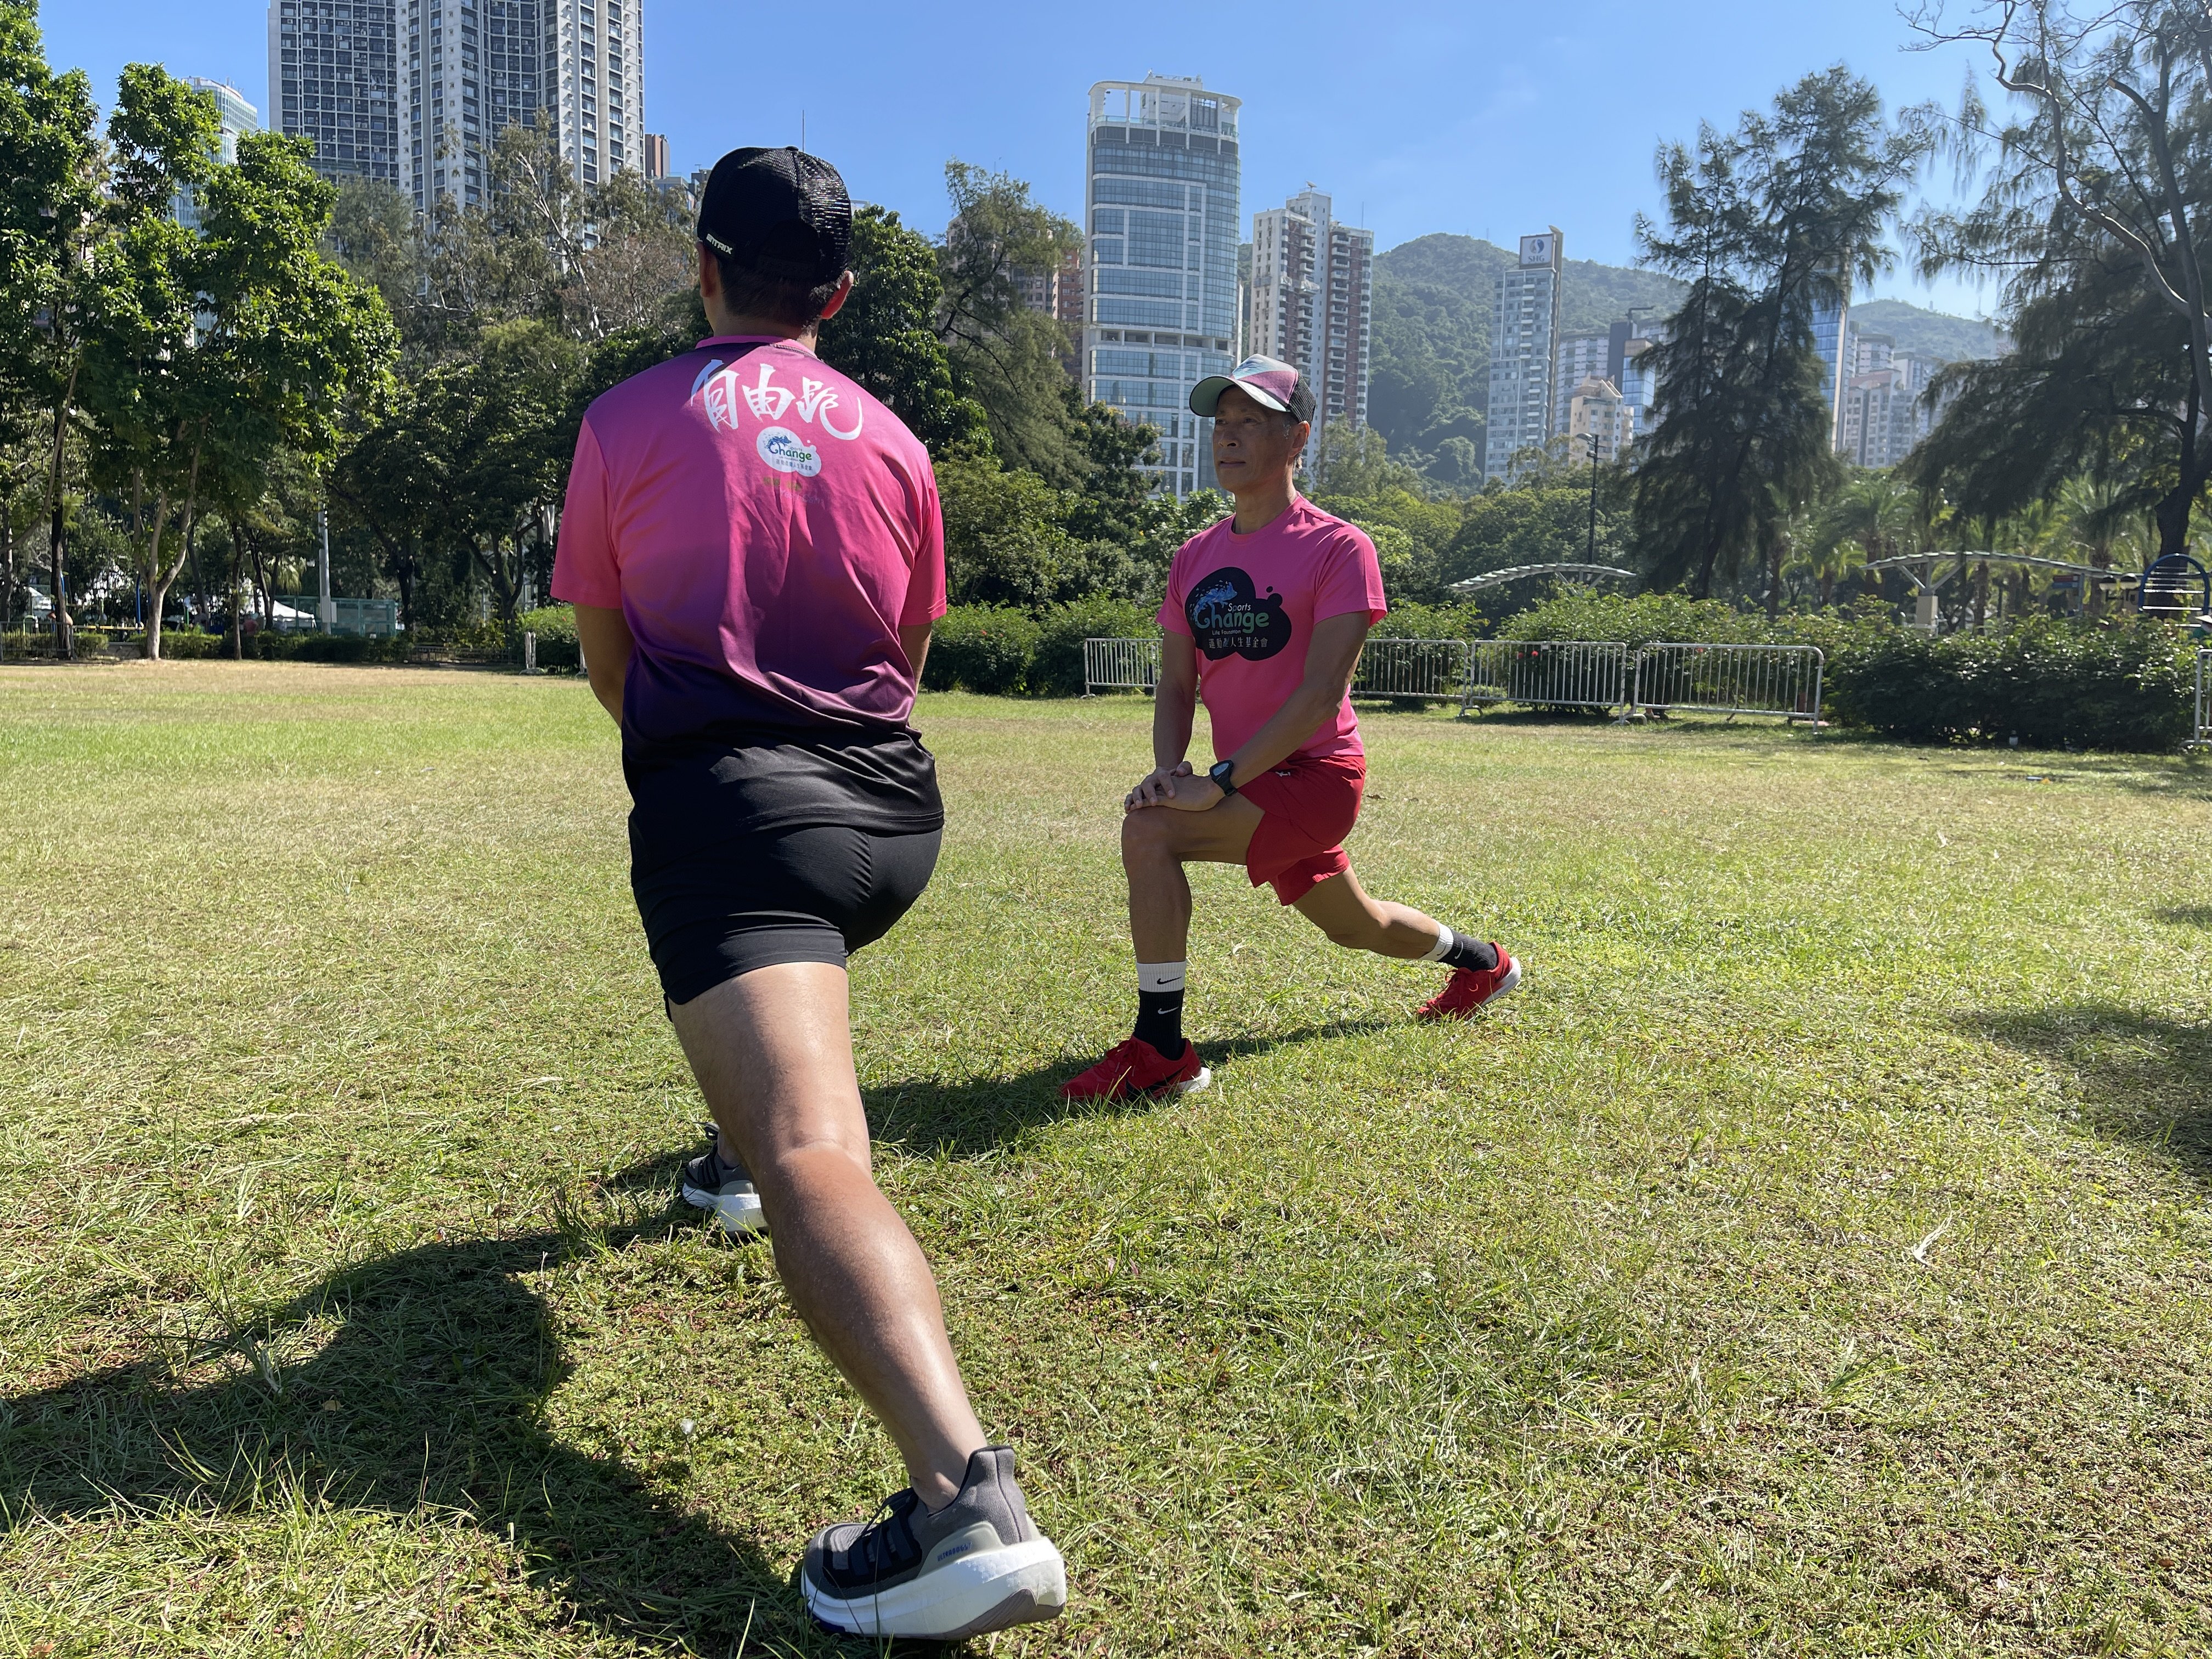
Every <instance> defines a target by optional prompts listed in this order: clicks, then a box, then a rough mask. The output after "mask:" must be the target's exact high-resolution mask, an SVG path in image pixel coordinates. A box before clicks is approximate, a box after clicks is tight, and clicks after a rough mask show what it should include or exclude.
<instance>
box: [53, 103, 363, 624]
mask: <svg viewBox="0 0 2212 1659" xmlns="http://www.w3.org/2000/svg"><path fill="white" fill-rule="evenodd" d="M216 131H217V128H216V113H215V106H214V100H212V99H211V98H210V97H208V96H207V95H206V94H204V93H197V92H194V91H193V90H192V89H191V88H189V87H186V86H185V84H184V83H183V82H179V81H174V80H172V79H171V78H170V77H169V76H167V75H166V74H164V73H163V72H162V71H161V70H159V69H157V68H153V67H149V66H148V65H144V64H134V65H132V66H131V67H130V68H128V69H126V70H125V71H124V76H123V82H122V85H121V88H120V89H119V91H118V98H117V106H116V112H115V115H114V117H113V118H112V120H111V122H110V125H109V135H110V142H111V144H112V148H113V151H114V155H115V157H116V160H115V164H114V169H113V179H112V185H111V190H110V205H109V208H108V210H107V216H108V220H109V234H106V236H104V237H103V238H102V239H101V240H100V242H99V243H97V244H96V245H95V246H94V249H93V251H92V257H91V258H90V259H89V260H88V265H89V266H90V269H91V279H90V280H91V282H92V283H93V284H94V287H95V289H96V295H95V297H94V307H93V310H94V314H93V316H92V317H91V318H90V319H89V320H88V326H87V331H86V341H85V347H84V358H85V373H84V377H83V378H84V382H85V393H84V397H85V403H86V407H87V411H88V415H90V416H91V417H92V422H93V428H92V448H93V453H94V460H95V467H96V471H97V472H98V473H99V475H100V477H103V478H104V479H105V480H106V483H108V484H109V485H110V487H112V488H113V489H116V490H117V491H118V493H119V494H121V495H124V496H125V499H127V500H128V501H129V502H130V504H131V531H132V536H133V562H134V563H135V565H136V566H137V575H138V577H139V579H140V580H143V582H144V584H145V586H146V588H147V592H148V618H147V622H148V626H147V629H146V645H145V652H146V655H147V656H148V657H149V659H158V658H159V657H160V655H161V623H162V608H163V605H164V603H165V601H166V599H167V592H168V589H169V587H170V586H171V585H172V584H173V582H174V581H175V580H176V579H177V577H178V575H179V573H180V572H181V571H182V569H183V568H184V566H185V558H186V556H187V554H188V552H189V550H190V548H191V524H192V520H193V517H194V515H195V514H196V513H197V511H198V509H199V507H200V505H201V503H202V502H203V501H204V500H206V499H208V498H209V497H210V496H216V497H219V498H221V499H222V500H225V501H248V500H252V499H254V498H255V497H256V496H258V493H259V488H258V485H257V483H256V481H257V480H262V479H265V477H266V476H267V471H268V468H269V466H270V464H271V461H272V459H273V458H274V457H276V455H277V454H278V453H280V452H283V451H285V450H289V451H291V452H293V453H295V454H297V455H299V456H300V457H301V459H303V460H304V461H306V462H307V464H308V465H311V466H315V467H321V466H324V465H327V464H328V462H329V460H330V459H331V456H332V454H333V453H334V451H335V449H336V447H337V438H338V434H339V429H340V418H341V412H342V410H343V406H344V404H345V401H346V399H347V398H348V396H349V395H350V394H357V393H358V392H361V391H362V390H365V389H367V388H368V387H370V386H374V384H375V383H376V382H377V381H378V380H380V378H381V376H382V375H383V374H385V372H386V363H387V362H388V360H389V358H390V356H391V354H392V349H393V348H394V344H395V342H394V340H393V337H392V325H391V321H390V319H389V318H388V317H387V316H386V313H385V310H384V306H383V302H382V301H380V300H379V299H378V298H377V296H376V295H375V293H374V291H373V290H372V289H368V288H367V287H365V286H364V285H362V283H358V282H356V280H355V279H354V278H353V277H351V276H349V275H348V274H347V273H346V272H345V271H344V270H343V269H342V268H341V267H339V266H338V265H337V264H334V263H332V262H331V260H329V259H327V258H325V257H324V256H323V254H322V253H321V252H320V251H319V244H320V241H321V239H322V236H323V234H324V231H325V228H327V226H328V224H329V222H330V216H331V203H332V199H333V197H334V194H335V192H334V191H332V189H331V186H330V185H327V184H325V182H324V181H323V180H322V179H319V178H318V177H317V176H316V175H315V173H314V171H313V167H312V166H311V165H310V161H311V157H312V154H313V150H312V147H311V145H310V144H309V143H308V142H307V140H305V139H299V138H288V137H283V136H281V135H278V134H274V133H248V134H246V135H244V136H243V137H241V138H240V141H239V147H238V161H237V164H236V165H235V166H233V167H218V166H216V164H215V161H214V153H215V143H216ZM187 185H189V186H191V187H192V188H193V189H194V190H195V191H196V192H197V196H198V199H199V203H200V228H199V229H198V231H197V232H196V233H195V232H192V231H188V230H186V229H185V228H183V227H182V226H180V225H179V224H177V223H176V222H175V221H174V220H173V219H172V218H171V217H169V216H168V213H167V205H168V203H169V200H170V199H171V197H173V195H174V193H175V192H176V191H177V190H178V189H179V187H182V186H187ZM172 519H174V521H175V523H176V525H177V526H178V531H179V533H178V535H177V537H176V542H178V543H181V544H183V547H184V550H183V551H173V552H165V550H164V547H163V542H164V538H165V533H166V532H167V529H168V527H169V525H170V522H171V520H172Z"/></svg>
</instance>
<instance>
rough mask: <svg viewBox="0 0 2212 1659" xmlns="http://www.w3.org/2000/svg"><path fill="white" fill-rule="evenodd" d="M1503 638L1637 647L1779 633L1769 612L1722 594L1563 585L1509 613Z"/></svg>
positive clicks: (1741, 640)
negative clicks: (1710, 595) (1765, 613)
mask: <svg viewBox="0 0 2212 1659" xmlns="http://www.w3.org/2000/svg"><path fill="white" fill-rule="evenodd" d="M1498 638H1499V639H1501V640H1619V641H1622V642H1623V643H1624V644H1626V646H1627V647H1629V649H1630V650H1632V651H1633V650H1635V649H1637V648H1638V647H1642V646H1646V645H1650V644H1652V643H1654V642H1655V641H1705V643H1707V644H1714V645H1718V644H1765V643H1767V642H1769V641H1771V640H1773V639H1775V638H1776V635H1775V631H1774V630H1773V629H1771V628H1770V627H1769V626H1768V624H1767V621H1766V618H1765V617H1764V616H1762V615H1760V614H1759V613H1758V612H1756V611H1739V610H1737V609H1736V608H1735V606H1734V605H1729V604H1728V603H1727V602H1725V601H1724V600H1721V599H1692V598H1690V597H1689V596H1688V595H1687V594H1686V593H1620V592H1607V591H1605V590H1602V589H1600V588H1595V587H1562V588H1559V590H1557V591H1556V592H1553V594H1552V596H1551V597H1550V598H1549V599H1540V600H1538V601H1537V602H1536V603H1535V604H1534V605H1530V606H1529V607H1528V609H1527V610H1526V611H1521V612H1519V613H1518V614H1517V615H1515V616H1511V617H1507V618H1506V619H1505V621H1504V623H1502V624H1501V625H1500V626H1499V628H1498Z"/></svg>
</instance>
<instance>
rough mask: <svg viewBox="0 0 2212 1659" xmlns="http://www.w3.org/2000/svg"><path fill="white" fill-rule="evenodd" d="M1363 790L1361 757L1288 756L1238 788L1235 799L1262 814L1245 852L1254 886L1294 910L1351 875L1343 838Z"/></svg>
mask: <svg viewBox="0 0 2212 1659" xmlns="http://www.w3.org/2000/svg"><path fill="white" fill-rule="evenodd" d="M1366 787H1367V761H1366V757H1364V756H1361V755H1328V756H1317V755H1292V756H1291V757H1290V758H1289V759H1288V760H1286V761H1284V762H1282V763H1280V764H1279V765H1277V766H1275V767H1273V768H1272V769H1269V770H1267V771H1266V772H1262V773H1261V775H1259V776H1258V777H1256V778H1255V779H1253V780H1252V781H1251V782H1249V783H1247V784H1244V785H1243V786H1241V787H1239V788H1238V789H1237V793H1238V794H1240V795H1242V796H1243V797H1244V798H1245V799H1247V800H1249V801H1250V802H1251V803H1252V805H1255V806H1256V807H1258V808H1259V809H1260V811H1261V812H1263V813H1265V814H1266V816H1265V817H1262V818H1261V820H1260V827H1259V828H1258V829H1255V830H1254V831H1253V832H1252V844H1251V845H1250V846H1249V847H1248V848H1245V849H1244V871H1245V873H1246V874H1247V875H1249V876H1250V877H1251V878H1252V884H1253V885H1254V886H1255V887H1257V886H1259V885H1261V884H1262V883H1267V884H1272V885H1273V888H1274V890H1275V896H1276V897H1277V898H1278V899H1279V900H1280V901H1281V902H1283V903H1285V904H1296V903H1297V902H1298V901H1299V900H1300V899H1302V898H1304V896H1306V895H1307V894H1308V893H1310V892H1312V891H1313V890H1314V889H1315V888H1316V887H1318V886H1320V885H1321V884H1322V883H1323V882H1325V881H1327V880H1328V878H1330V877H1331V876H1340V875H1342V874H1343V873H1344V872H1346V870H1349V869H1350V868H1351V867H1352V860H1350V859H1349V858H1348V857H1346V855H1345V851H1344V838H1345V837H1346V836H1348V835H1350V834H1351V833H1352V825H1353V824H1355V823H1358V821H1359V798H1360V795H1361V794H1362V793H1364V790H1365V789H1366Z"/></svg>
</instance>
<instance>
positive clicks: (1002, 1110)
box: [861, 1018, 1401, 1158]
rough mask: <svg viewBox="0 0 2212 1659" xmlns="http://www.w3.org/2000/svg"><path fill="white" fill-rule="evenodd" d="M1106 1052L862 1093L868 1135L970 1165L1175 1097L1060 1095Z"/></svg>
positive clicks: (1263, 1050)
mask: <svg viewBox="0 0 2212 1659" xmlns="http://www.w3.org/2000/svg"><path fill="white" fill-rule="evenodd" d="M1400 1023H1401V1022H1399V1021H1397V1020H1391V1019H1376V1018H1362V1019H1337V1020H1327V1021H1323V1022H1322V1023H1320V1024H1312V1025H1302V1026H1299V1027H1297V1029H1296V1030H1288V1031H1272V1032H1268V1033H1267V1034H1265V1035H1247V1036H1237V1037H1230V1038H1227V1039H1225V1040H1223V1041H1220V1042H1201V1043H1200V1044H1199V1045H1198V1051H1199V1055H1200V1058H1201V1059H1203V1060H1205V1061H1206V1064H1207V1065H1208V1066H1213V1067H1215V1068H1217V1071H1218V1068H1219V1067H1220V1066H1223V1065H1225V1064H1229V1063H1233V1062H1235V1061H1237V1060H1250V1059H1254V1058H1255V1057H1257V1056H1258V1055H1261V1054H1267V1053H1268V1052H1269V1051H1270V1050H1272V1049H1275V1048H1285V1047H1289V1046H1291V1045H1294V1044H1297V1043H1304V1042H1324V1041H1326V1040H1328V1038H1331V1037H1340V1036H1372V1035H1373V1034H1374V1033H1376V1032H1377V1031H1385V1030H1389V1029H1391V1028H1392V1027H1393V1026H1395V1025H1396V1024H1400ZM1101 1053H1103V1049H1102V1050H1094V1051H1091V1052H1089V1053H1070V1054H1062V1055H1061V1056H1060V1058H1059V1059H1057V1060H1050V1061H1048V1062H1047V1063H1046V1064H1044V1065H1042V1066H1032V1067H1031V1068H1030V1070H1028V1071H1026V1072H1022V1073H1017V1074H1016V1075H1015V1076H1012V1077H986V1078H975V1079H969V1080H968V1081H965V1082H958V1083H947V1082H944V1081H941V1080H939V1079H934V1078H909V1079H903V1080H902V1081H900V1082H896V1083H886V1084H882V1085H877V1086H874V1087H871V1088H865V1089H863V1090H862V1091H861V1094H862V1097H863V1098H864V1099H865V1101H866V1105H867V1110H868V1125H869V1128H870V1131H871V1132H872V1133H873V1134H874V1136H875V1138H876V1139H878V1140H881V1141H886V1142H890V1144H892V1145H895V1146H905V1147H906V1148H908V1150H909V1151H913V1152H944V1153H945V1154H946V1155H948V1156H950V1157H953V1158H972V1157H974V1156H975V1155H977V1154H978V1153H981V1152H991V1151H994V1150H995V1149H997V1148H999V1147H1001V1146H1006V1145H1008V1144H1009V1143H1010V1142H1012V1141H1016V1140H1018V1139H1021V1138H1022V1137H1023V1136H1024V1135H1025V1134H1027V1133H1030V1131H1031V1130H1033V1129H1036V1128H1041V1127H1044V1126H1045V1125H1048V1124H1053V1123H1064V1122H1067V1121H1070V1120H1072V1119H1077V1118H1089V1117H1121V1116H1126V1115H1128V1114H1131V1113H1135V1112H1149V1111H1152V1110H1154V1109H1157V1108H1158V1107H1159V1106H1161V1105H1162V1104H1164V1103H1165V1100H1166V1099H1170V1098H1172V1097H1158V1096H1146V1095H1139V1096H1137V1097H1133V1098H1124V1099H1121V1100H1070V1099H1068V1098H1067V1097H1066V1096H1064V1095H1062V1094H1061V1093H1060V1085H1061V1083H1063V1082H1064V1081H1066V1079H1069V1078H1071V1077H1073V1076H1074V1075H1075V1074H1076V1073H1078V1072H1079V1071H1081V1070H1083V1069H1084V1067H1085V1066H1089V1065H1090V1064H1091V1062H1092V1061H1093V1060H1097V1058H1098V1057H1099V1054H1101Z"/></svg>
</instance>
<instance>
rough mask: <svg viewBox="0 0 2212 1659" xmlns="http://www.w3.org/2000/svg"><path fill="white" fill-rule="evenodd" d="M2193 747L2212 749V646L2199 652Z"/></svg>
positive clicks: (2192, 734) (2190, 742)
mask: <svg viewBox="0 0 2212 1659" xmlns="http://www.w3.org/2000/svg"><path fill="white" fill-rule="evenodd" d="M2189 746H2190V747H2191V749H2212V647H2208V646H2200V647H2198V648H2197V724H2196V730H2195V731H2194V732H2192V733H2191V736H2190V738H2189Z"/></svg>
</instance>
